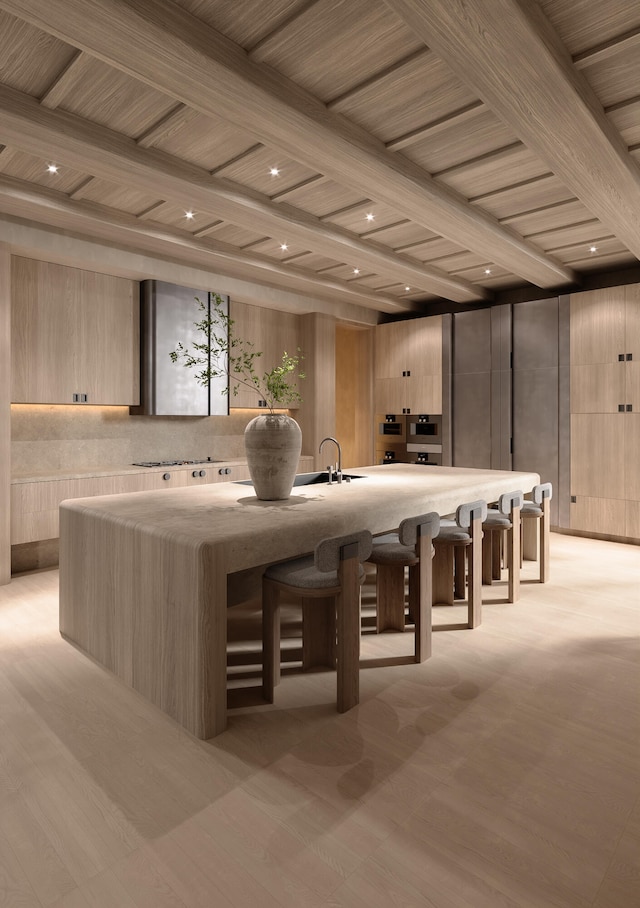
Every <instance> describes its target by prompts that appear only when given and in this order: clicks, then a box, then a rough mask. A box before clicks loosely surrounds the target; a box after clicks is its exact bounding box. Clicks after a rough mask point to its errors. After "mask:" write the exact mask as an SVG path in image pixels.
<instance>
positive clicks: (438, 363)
mask: <svg viewBox="0 0 640 908" xmlns="http://www.w3.org/2000/svg"><path fill="white" fill-rule="evenodd" d="M374 363H375V365H374V370H375V372H374V374H375V381H374V387H375V390H374V398H375V411H376V413H400V414H402V413H441V412H442V318H441V316H432V317H429V318H419V319H411V320H407V321H402V322H391V323H390V324H387V325H378V327H377V328H376V330H375V358H374Z"/></svg>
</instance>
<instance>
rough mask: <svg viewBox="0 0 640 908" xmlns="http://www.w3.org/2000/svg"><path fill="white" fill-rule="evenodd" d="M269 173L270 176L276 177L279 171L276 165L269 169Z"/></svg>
mask: <svg viewBox="0 0 640 908" xmlns="http://www.w3.org/2000/svg"><path fill="white" fill-rule="evenodd" d="M269 173H270V174H271V176H272V177H277V176H278V174H279V173H280V171H279V170H278V168H277V167H272V168H271V170H270V171H269Z"/></svg>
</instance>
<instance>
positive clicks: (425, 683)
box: [0, 535, 640, 908]
mask: <svg viewBox="0 0 640 908" xmlns="http://www.w3.org/2000/svg"><path fill="white" fill-rule="evenodd" d="M529 575H532V567H531V566H525V574H524V576H525V578H526V577H527V576H529ZM57 580H58V575H57V571H42V572H39V573H33V574H29V575H23V576H20V577H18V578H16V579H14V581H13V582H12V583H11V584H10V585H9V586H6V587H0V905H1V906H9V905H10V906H20V908H28V906H57V908H63V906H64V908H87V906H91V908H132V906H145V908H164V906H167V908H168V906H171V908H180V906H187V908H201V906H202V908H225V906H256V908H257V906H260V908H270V906H295V908H305V906H314V908H315V906H335V908H341V906H342V908H344V906H349V908H378V906H379V908H389V906H436V908H525V906H526V908H547V906H557V908H574V906H575V908H586V906H593V908H632V906H638V905H639V904H640V804H639V799H638V795H639V792H640V759H639V757H640V752H639V750H640V748H639V739H640V735H639V724H640V722H639V720H640V708H639V697H638V694H639V692H640V685H639V684H638V681H639V678H638V674H639V665H640V662H639V660H638V658H637V651H636V644H637V640H638V631H639V629H640V549H638V548H637V547H631V546H624V545H617V544H614V543H607V542H596V541H593V540H589V539H576V538H572V537H568V536H558V535H554V536H553V537H552V579H551V582H550V583H549V584H547V585H545V586H541V585H539V584H533V583H524V584H523V587H522V594H521V599H520V601H519V602H518V603H517V604H514V605H508V604H506V602H505V601H504V596H505V584H503V585H501V586H493V587H491V588H490V589H486V588H485V594H486V597H487V598H488V599H489V603H488V604H487V605H486V606H485V608H484V621H483V624H482V626H481V627H480V628H478V629H476V630H474V631H469V630H466V631H445V632H441V633H437V634H435V635H434V655H433V657H432V659H430V660H429V661H428V662H425V663H424V664H423V665H420V666H416V665H401V666H394V667H390V668H377V669H370V670H367V671H363V672H362V673H361V703H360V706H359V707H357V708H356V709H354V710H352V711H351V712H349V713H347V714H345V715H338V714H337V713H336V712H335V711H334V697H335V676H334V675H333V674H332V673H330V672H319V673H312V674H307V675H305V676H304V677H303V676H301V675H300V674H297V673H296V674H293V673H286V674H285V675H284V677H283V681H282V684H281V685H280V686H279V687H278V689H277V692H276V703H275V704H274V705H273V706H265V705H262V706H254V707H245V708H243V709H239V710H234V711H233V712H232V713H231V720H230V725H229V729H228V731H227V732H226V733H225V734H223V735H222V736H220V737H218V738H216V739H213V740H211V741H207V742H201V741H197V740H195V739H193V738H191V737H190V736H189V735H188V734H187V733H186V732H184V731H182V730H181V729H180V728H179V727H178V726H176V725H175V724H174V723H173V722H172V721H171V720H169V719H168V718H166V717H165V716H163V715H162V714H161V713H160V712H158V711H157V710H156V709H155V708H154V707H152V706H150V705H149V704H147V703H146V702H145V701H144V700H142V699H141V698H140V697H139V696H137V695H136V694H135V693H133V692H131V691H130V690H128V689H127V688H126V687H124V686H123V685H122V684H121V683H120V682H119V681H118V680H116V679H115V678H113V677H112V676H110V675H109V674H108V673H107V672H106V671H104V670H103V669H101V668H100V667H99V666H96V665H94V664H92V663H91V662H90V661H89V660H88V659H86V658H85V657H83V656H82V655H81V654H80V653H79V652H77V651H76V650H75V649H73V648H72V647H71V646H69V645H68V644H66V643H64V642H63V641H62V640H61V638H60V637H59V635H58V632H57ZM371 590H372V587H371V584H370V583H369V584H368V585H367V587H366V589H365V599H366V598H367V597H370V596H371ZM445 611H446V612H447V614H446V615H444V616H443V614H442V610H441V609H438V610H437V612H438V613H437V615H436V618H435V620H436V621H440V622H442V621H443V619H446V620H447V621H449V620H450V614H451V612H450V610H448V609H445ZM256 618H257V615H256V614H255V610H252V609H248V610H247V609H245V610H244V612H243V610H242V609H240V610H238V612H237V614H236V615H235V616H234V619H235V623H234V626H233V628H232V629H231V638H232V646H231V649H232V653H231V658H232V662H233V663H234V674H235V675H236V676H237V680H236V683H239V684H241V685H244V686H245V687H246V688H248V691H249V692H250V690H251V686H252V682H251V678H250V675H251V670H250V669H248V668H247V667H246V666H244V667H243V666H242V665H241V663H242V662H243V661H248V662H250V661H251V657H250V656H248V657H246V658H245V659H244V660H243V657H242V653H243V652H246V650H247V645H246V642H243V638H250V637H251V636H252V634H253V633H254V631H255V628H256ZM289 642H290V644H291V645H292V646H295V641H292V640H290V641H289ZM411 642H412V641H411V638H410V635H409V634H404V635H398V634H388V635H384V636H380V637H375V636H373V635H366V636H365V637H364V643H363V650H364V651H365V653H366V654H367V655H376V654H378V655H384V654H385V653H387V654H388V653H391V652H397V653H400V652H401V651H402V649H403V647H404V651H405V652H409V650H410V647H411ZM244 676H248V680H243V678H244ZM254 683H255V679H254Z"/></svg>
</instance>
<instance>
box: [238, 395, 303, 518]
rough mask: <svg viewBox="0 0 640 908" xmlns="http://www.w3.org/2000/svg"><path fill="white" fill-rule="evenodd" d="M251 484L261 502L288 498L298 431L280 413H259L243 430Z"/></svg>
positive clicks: (299, 440) (298, 444)
mask: <svg viewBox="0 0 640 908" xmlns="http://www.w3.org/2000/svg"><path fill="white" fill-rule="evenodd" d="M244 445H245V451H246V454H247V463H248V465H249V473H250V475H251V481H252V482H253V487H254V489H255V492H256V496H257V497H258V498H260V499H261V500H262V501H280V500H281V499H283V498H289V496H290V494H291V489H292V487H293V480H294V477H295V475H296V473H297V471H298V463H299V461H300V451H301V450H302V432H301V431H300V426H299V425H298V423H297V422H296V421H295V419H292V418H291V417H290V416H286V415H285V414H284V413H261V414H260V416H256V417H254V418H253V419H252V420H251V422H250V423H249V424H248V425H247V428H246V429H245V430H244Z"/></svg>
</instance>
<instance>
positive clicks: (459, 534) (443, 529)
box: [433, 521, 471, 545]
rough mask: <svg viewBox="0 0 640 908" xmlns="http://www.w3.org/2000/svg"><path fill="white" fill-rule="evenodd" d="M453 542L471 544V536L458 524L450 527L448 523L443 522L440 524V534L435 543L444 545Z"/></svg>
mask: <svg viewBox="0 0 640 908" xmlns="http://www.w3.org/2000/svg"><path fill="white" fill-rule="evenodd" d="M452 542H471V536H470V535H469V533H467V531H466V530H465V529H464V528H463V527H459V526H458V525H457V524H456V523H453V525H452V526H449V525H448V523H447V521H443V522H442V523H441V524H440V532H439V533H438V535H437V536H436V538H435V539H434V540H433V543H434V545H442V544H446V543H452Z"/></svg>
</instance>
